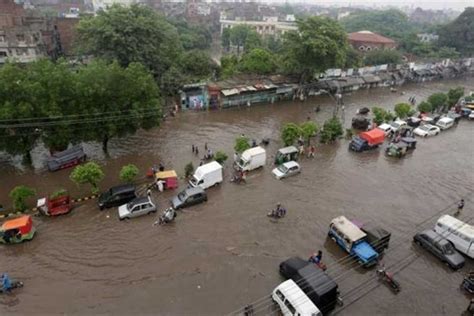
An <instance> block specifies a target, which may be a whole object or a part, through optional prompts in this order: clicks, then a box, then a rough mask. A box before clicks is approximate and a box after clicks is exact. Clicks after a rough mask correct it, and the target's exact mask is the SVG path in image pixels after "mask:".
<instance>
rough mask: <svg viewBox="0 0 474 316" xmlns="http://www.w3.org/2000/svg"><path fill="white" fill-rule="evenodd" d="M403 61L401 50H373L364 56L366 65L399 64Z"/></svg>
mask: <svg viewBox="0 0 474 316" xmlns="http://www.w3.org/2000/svg"><path fill="white" fill-rule="evenodd" d="M401 61H402V54H400V52H398V51H396V50H388V49H384V50H374V51H371V52H370V53H367V55H365V58H364V63H365V64H366V65H383V64H399V63H400V62H401Z"/></svg>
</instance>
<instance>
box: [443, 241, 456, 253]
mask: <svg viewBox="0 0 474 316" xmlns="http://www.w3.org/2000/svg"><path fill="white" fill-rule="evenodd" d="M443 252H444V253H445V254H447V255H452V254H454V248H453V245H451V244H450V243H447V244H445V245H444V246H443Z"/></svg>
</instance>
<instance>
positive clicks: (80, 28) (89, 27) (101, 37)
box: [76, 4, 183, 77]
mask: <svg viewBox="0 0 474 316" xmlns="http://www.w3.org/2000/svg"><path fill="white" fill-rule="evenodd" d="M76 30H77V41H76V45H77V47H78V49H79V52H81V53H84V54H91V55H94V56H96V57H102V58H105V59H108V60H117V61H118V63H119V64H120V65H121V66H123V67H126V66H128V65H129V64H131V63H133V62H139V63H141V64H143V65H145V66H146V68H148V69H149V70H151V71H152V73H153V75H154V76H155V77H161V76H162V75H163V74H164V73H165V72H166V71H167V70H168V69H169V68H170V67H171V66H172V65H173V64H174V63H175V61H176V60H177V58H178V57H179V55H180V54H181V52H182V50H183V48H182V45H181V41H180V40H177V39H179V35H178V32H177V30H176V28H175V27H174V26H173V25H172V24H170V23H169V22H168V21H167V20H166V18H165V17H164V16H162V15H160V14H158V13H157V12H156V11H154V10H153V9H151V8H149V7H147V6H142V5H138V4H134V5H131V6H130V7H124V6H120V5H116V4H114V5H112V6H110V7H109V8H107V10H101V11H99V12H98V13H97V15H96V16H85V17H83V18H81V20H80V21H79V23H78V25H77V28H76Z"/></svg>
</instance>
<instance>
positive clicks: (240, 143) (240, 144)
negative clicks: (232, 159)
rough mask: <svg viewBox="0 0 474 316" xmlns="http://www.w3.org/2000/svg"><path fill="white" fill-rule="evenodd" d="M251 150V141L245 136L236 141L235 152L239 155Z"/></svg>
mask: <svg viewBox="0 0 474 316" xmlns="http://www.w3.org/2000/svg"><path fill="white" fill-rule="evenodd" d="M249 148H250V144H249V139H248V138H247V137H244V136H239V137H237V138H236V139H235V145H234V150H235V151H236V152H238V153H239V154H241V153H243V152H244V151H246V150H247V149H249Z"/></svg>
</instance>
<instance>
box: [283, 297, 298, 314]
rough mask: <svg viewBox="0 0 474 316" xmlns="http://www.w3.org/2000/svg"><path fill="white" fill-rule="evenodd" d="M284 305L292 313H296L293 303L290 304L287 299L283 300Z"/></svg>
mask: <svg viewBox="0 0 474 316" xmlns="http://www.w3.org/2000/svg"><path fill="white" fill-rule="evenodd" d="M285 305H286V307H288V309H289V310H290V312H291V314H292V315H294V314H295V313H296V309H295V308H294V307H293V305H291V303H290V302H289V301H288V300H286V301H285Z"/></svg>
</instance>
